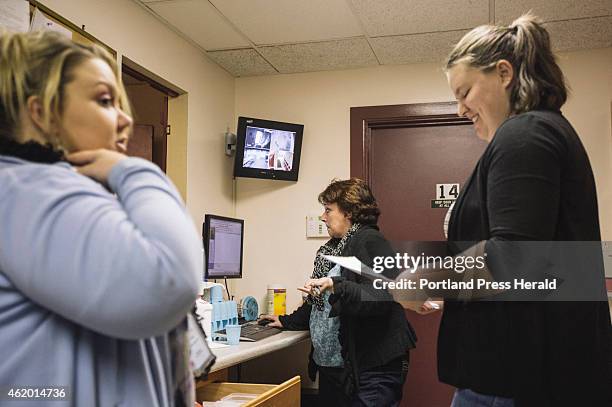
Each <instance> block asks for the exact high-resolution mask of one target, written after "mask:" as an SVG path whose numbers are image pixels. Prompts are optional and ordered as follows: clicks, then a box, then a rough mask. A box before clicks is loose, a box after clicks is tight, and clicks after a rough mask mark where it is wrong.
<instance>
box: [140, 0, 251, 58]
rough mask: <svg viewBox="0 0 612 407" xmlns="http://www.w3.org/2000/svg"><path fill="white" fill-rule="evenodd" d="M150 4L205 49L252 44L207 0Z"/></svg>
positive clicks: (161, 15)
mask: <svg viewBox="0 0 612 407" xmlns="http://www.w3.org/2000/svg"><path fill="white" fill-rule="evenodd" d="M147 6H148V7H149V8H150V9H151V10H153V11H154V12H155V13H156V14H157V15H159V16H160V17H162V18H163V19H164V20H166V21H167V22H168V23H169V24H171V25H172V26H174V27H175V28H176V29H177V30H179V31H180V32H182V33H183V34H185V35H187V36H188V37H190V38H191V39H192V40H194V41H195V42H196V43H197V44H199V45H200V46H201V47H202V48H204V49H206V50H212V49H221V48H241V47H248V46H249V45H250V44H249V42H248V41H247V40H246V39H244V38H243V37H242V36H241V35H240V34H239V33H238V32H236V30H234V28H232V26H231V25H229V24H228V23H227V22H226V21H225V20H224V19H223V17H221V16H220V15H219V12H218V11H217V10H215V8H214V7H213V6H212V5H211V4H210V3H209V2H208V1H202V0H180V1H161V2H159V1H158V2H154V3H149V4H147Z"/></svg>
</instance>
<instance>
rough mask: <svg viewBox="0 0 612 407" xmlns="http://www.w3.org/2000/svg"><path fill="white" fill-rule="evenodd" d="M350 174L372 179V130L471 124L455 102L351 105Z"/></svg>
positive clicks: (367, 180)
mask: <svg viewBox="0 0 612 407" xmlns="http://www.w3.org/2000/svg"><path fill="white" fill-rule="evenodd" d="M350 117H351V118H350V149H349V150H350V174H351V177H358V178H362V179H364V180H365V181H366V182H369V180H370V147H371V144H372V129H377V128H393V127H429V126H451V125H457V124H466V125H468V124H472V122H471V121H470V120H469V119H467V118H465V117H459V116H458V115H457V103H456V102H437V103H415V104H406V105H387V106H362V107H351V114H350Z"/></svg>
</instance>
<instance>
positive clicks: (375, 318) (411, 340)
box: [280, 226, 416, 394]
mask: <svg viewBox="0 0 612 407" xmlns="http://www.w3.org/2000/svg"><path fill="white" fill-rule="evenodd" d="M342 255H343V256H355V257H357V258H358V259H359V260H360V261H361V262H362V263H364V264H366V265H368V266H370V267H371V266H372V265H373V258H374V257H376V256H394V255H395V253H394V252H393V250H392V248H391V246H390V245H389V243H388V242H387V240H386V239H385V238H384V237H383V235H382V234H381V233H380V232H379V231H378V228H376V227H375V226H363V227H361V228H360V229H358V230H357V231H356V232H355V234H354V235H353V236H352V237H351V239H350V240H349V242H348V243H347V245H346V247H345V248H344V250H343V252H342ZM384 273H385V275H386V276H387V277H390V278H394V277H395V276H396V275H395V274H397V273H396V272H394V271H385V272H384ZM332 280H334V293H333V294H332V295H331V296H330V298H329V302H330V304H331V305H332V310H331V312H330V316H339V317H340V333H339V339H340V345H341V346H342V356H343V359H344V364H345V373H346V374H347V377H346V380H345V392H346V393H347V394H351V393H352V392H353V391H354V390H355V389H356V386H358V385H359V383H358V377H359V373H360V372H363V371H365V370H369V369H372V368H374V367H379V366H384V365H386V364H388V363H389V362H392V361H394V360H395V359H397V358H399V357H403V356H405V355H406V354H407V350H408V349H411V348H414V347H415V344H416V336H415V334H414V331H413V329H412V327H411V326H410V324H409V323H408V321H407V320H406V316H405V313H404V310H403V308H402V307H401V306H400V305H399V304H398V303H396V302H394V301H393V299H392V297H391V295H390V294H389V293H388V292H387V291H385V290H377V289H374V288H373V286H372V281H371V280H369V279H367V278H362V277H360V276H358V275H357V274H355V273H353V272H352V271H350V270H346V269H344V268H343V269H342V272H341V276H340V277H333V278H332ZM310 311H311V306H310V305H309V304H306V303H305V304H303V305H302V306H300V307H299V308H298V309H297V310H296V311H294V312H293V313H292V314H290V315H285V316H281V317H280V321H281V323H282V324H283V327H285V328H286V329H289V330H301V329H308V328H309V321H310ZM316 368H317V366H316V365H315V363H314V361H313V360H312V352H311V355H310V357H309V373H310V376H311V378H312V379H313V380H314V375H315V374H316Z"/></svg>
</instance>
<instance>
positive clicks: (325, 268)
mask: <svg viewBox="0 0 612 407" xmlns="http://www.w3.org/2000/svg"><path fill="white" fill-rule="evenodd" d="M360 227H361V225H360V224H359V223H353V225H352V226H351V227H350V228H349V230H348V232H346V234H345V235H344V236H342V238H341V239H337V238H332V239H329V240H328V241H327V243H325V244H324V245H323V246H321V247H320V248H319V250H318V251H317V254H316V256H315V259H314V268H313V270H312V275H311V276H310V278H323V277H327V275H328V274H329V270H331V269H332V268H333V267H334V263H332V262H331V261H329V260H327V259H325V258H323V255H330V256H340V254H341V253H342V250H343V249H344V247H345V246H346V243H347V242H348V241H349V239H350V238H351V236H353V234H354V233H355V232H356V231H357V230H358V229H359V228H360ZM306 302H307V303H308V304H311V305H314V306H315V307H317V309H318V310H319V311H323V309H324V308H325V304H324V303H323V295H322V294H308V296H307V297H306Z"/></svg>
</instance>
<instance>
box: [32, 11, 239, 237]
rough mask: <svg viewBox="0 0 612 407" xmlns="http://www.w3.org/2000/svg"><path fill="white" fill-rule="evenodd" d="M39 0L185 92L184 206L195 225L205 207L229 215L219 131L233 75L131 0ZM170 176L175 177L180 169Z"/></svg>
mask: <svg viewBox="0 0 612 407" xmlns="http://www.w3.org/2000/svg"><path fill="white" fill-rule="evenodd" d="M42 3H43V4H44V5H46V6H47V7H49V8H51V9H52V10H54V11H55V12H57V13H59V14H60V15H62V16H63V17H65V18H66V19H68V20H70V21H71V22H73V23H74V24H76V25H77V26H79V27H80V26H82V25H85V29H86V30H87V31H88V32H89V33H91V34H92V35H94V36H95V37H97V38H98V39H99V40H100V41H103V42H105V43H106V44H107V45H109V46H110V47H112V48H113V49H115V50H116V51H117V52H118V54H119V55H120V56H126V57H128V58H129V59H130V60H132V61H134V62H136V63H137V64H139V65H141V66H143V67H144V68H146V69H147V70H149V71H151V72H153V73H155V74H156V75H158V76H160V77H162V78H164V79H165V80H167V81H169V82H170V83H172V84H174V85H176V86H178V87H179V88H181V89H184V90H185V91H186V92H187V93H188V101H189V103H188V111H187V156H186V158H187V161H186V166H187V167H186V168H187V206H188V208H189V210H190V212H191V214H192V216H193V218H194V220H195V222H196V224H199V225H198V227H201V223H202V219H201V218H202V216H203V214H204V213H205V212H214V213H220V214H226V215H231V209H232V180H231V176H230V173H231V172H230V168H231V162H230V161H231V160H228V159H227V158H226V157H225V155H224V154H223V136H222V135H223V133H224V132H225V129H226V128H227V126H228V125H230V126H231V124H232V123H233V122H234V115H233V114H234V79H233V78H232V77H231V76H230V75H229V74H228V73H227V72H225V71H224V70H223V69H221V68H219V67H218V66H217V65H216V64H214V63H212V62H211V61H209V60H208V58H207V57H206V56H204V55H203V53H202V52H201V51H200V50H198V49H197V48H196V47H194V46H192V45H190V44H189V43H187V42H186V41H185V40H184V39H182V38H181V37H179V36H178V35H176V34H175V33H174V32H172V31H171V30H169V29H168V28H166V27H165V26H164V25H163V24H162V23H161V22H160V21H159V20H157V19H156V18H155V17H153V16H152V15H151V14H149V13H148V12H147V11H145V10H144V9H143V8H142V7H140V6H138V5H137V4H136V3H134V2H132V1H127V0H104V1H99V0H47V1H42ZM183 98H184V99H183V100H186V97H185V96H183ZM181 103H182V102H181ZM181 103H179V104H178V105H176V104H175V105H174V106H172V105H171V106H170V109H172V108H173V107H174V108H176V107H180V106H179V105H180V104H181ZM183 117H184V115H183ZM176 131H180V129H174V131H173V133H174V134H176ZM171 137H172V136H171ZM169 143H171V141H169ZM174 147H176V146H174ZM174 147H170V151H169V156H168V159H169V160H171V159H173V158H174V157H181V156H184V155H183V154H182V153H181V151H180V150H182V148H174ZM179 147H180V146H179ZM169 166H170V162H169ZM175 169H176V168H175ZM178 170H180V166H178ZM175 177H177V179H180V176H179V174H175ZM181 189H183V190H184V188H181ZM183 192H184V191H183Z"/></svg>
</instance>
